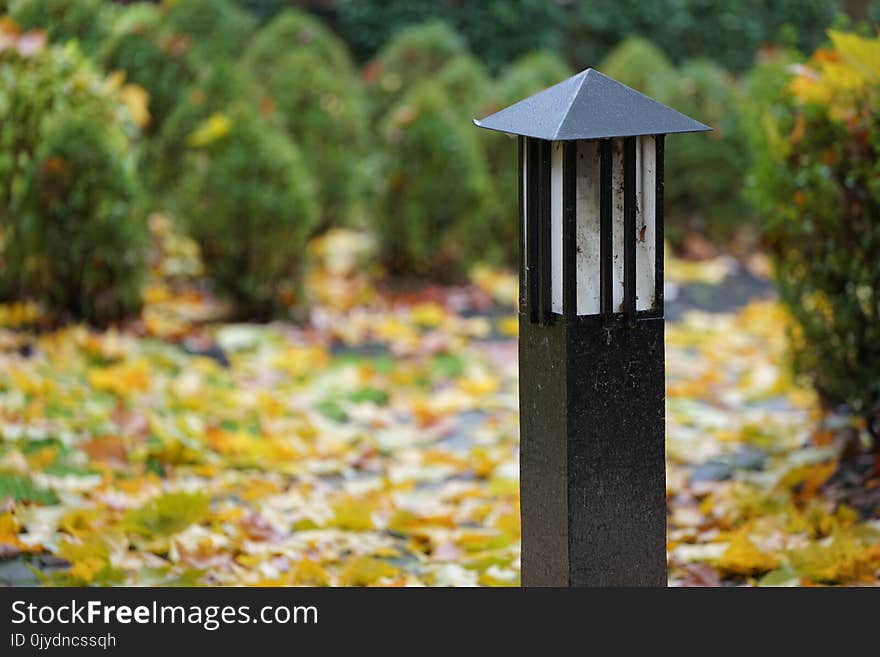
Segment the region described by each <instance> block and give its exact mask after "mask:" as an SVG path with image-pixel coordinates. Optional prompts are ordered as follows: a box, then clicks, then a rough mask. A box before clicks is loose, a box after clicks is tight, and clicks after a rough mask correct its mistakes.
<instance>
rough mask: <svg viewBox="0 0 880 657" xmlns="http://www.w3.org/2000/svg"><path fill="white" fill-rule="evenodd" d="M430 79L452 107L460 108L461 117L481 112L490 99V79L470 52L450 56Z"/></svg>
mask: <svg viewBox="0 0 880 657" xmlns="http://www.w3.org/2000/svg"><path fill="white" fill-rule="evenodd" d="M433 79H434V81H435V82H436V83H437V84H438V85H439V86H440V87H442V88H443V91H444V93H445V94H446V97H447V98H448V99H449V102H450V104H451V105H452V107H453V109H457V110H460V111H461V115H462V119H463V120H465V121H469V120H470V119H472V118H474V117H476V116H480V115H482V113H483V112H484V111H485V110H486V107H487V106H488V105H489V104H490V103H491V100H490V99H491V93H492V80H491V79H490V78H489V76H488V74H487V73H486V69H485V67H484V66H483V65H482V64H480V62H479V60H477V59H476V58H474V57H472V56H471V55H468V54H463V55H457V56H455V57H453V58H452V59H451V60H449V62H448V63H447V64H446V65H445V66H444V67H443V68H442V69H440V71H439V72H438V73H437V75H436V76H434V78H433Z"/></svg>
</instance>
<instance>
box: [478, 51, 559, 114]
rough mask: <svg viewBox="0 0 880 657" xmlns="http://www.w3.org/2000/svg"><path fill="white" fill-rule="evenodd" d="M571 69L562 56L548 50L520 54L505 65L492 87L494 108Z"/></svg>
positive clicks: (534, 90)
mask: <svg viewBox="0 0 880 657" xmlns="http://www.w3.org/2000/svg"><path fill="white" fill-rule="evenodd" d="M572 73H573V71H572V70H571V67H570V66H569V65H568V64H566V63H565V60H564V59H562V58H561V57H559V56H558V55H556V54H554V53H552V52H549V51H547V50H538V51H535V52H532V53H528V54H526V55H523V56H522V57H520V58H519V59H517V60H516V61H515V62H513V64H512V65H510V66H509V67H508V68H507V69H505V70H504V72H503V74H502V75H501V77H500V78H499V79H498V82H497V83H496V85H495V91H494V95H495V101H496V105H497V107H496V108H494V111H497V110H500V109H502V108H504V107H507V106H509V105H512V104H513V103H516V102H518V101H520V100H522V99H523V98H528V97H529V96H531V95H532V94H536V93H538V92H539V91H541V90H543V89H546V88H547V87H549V86H551V85H554V84H556V83H557V82H562V81H563V80H565V79H567V78H569V77H571V75H572Z"/></svg>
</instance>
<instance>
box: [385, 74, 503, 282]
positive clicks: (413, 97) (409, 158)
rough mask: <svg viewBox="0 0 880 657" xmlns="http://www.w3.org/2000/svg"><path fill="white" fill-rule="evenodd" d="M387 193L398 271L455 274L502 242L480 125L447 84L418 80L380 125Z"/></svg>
mask: <svg viewBox="0 0 880 657" xmlns="http://www.w3.org/2000/svg"><path fill="white" fill-rule="evenodd" d="M381 134H382V138H383V149H384V150H383V156H384V162H383V165H384V166H383V174H384V186H383V198H382V207H381V209H380V210H379V212H377V213H376V214H375V221H376V225H375V228H376V232H377V233H378V237H379V243H380V244H381V249H382V256H383V260H384V263H385V265H386V267H387V269H388V270H389V272H391V273H393V274H403V275H426V274H429V273H430V275H432V276H434V277H440V278H447V279H448V278H454V277H455V276H456V275H458V274H460V273H461V271H462V269H463V266H464V265H466V264H467V263H469V262H471V261H473V260H475V259H477V258H482V257H491V255H492V252H493V251H496V250H497V249H498V248H500V245H498V244H497V243H496V242H495V238H494V236H493V235H492V231H491V225H490V223H491V221H492V219H493V217H495V216H497V212H496V208H495V194H494V190H493V188H492V184H491V179H490V177H489V175H488V170H487V166H486V162H485V158H484V156H483V153H482V152H481V149H480V147H479V142H478V141H477V134H476V130H475V128H474V127H473V126H471V125H470V124H469V123H467V122H465V121H463V120H462V119H461V118H460V115H459V114H458V112H457V111H456V110H454V109H453V108H452V107H450V105H449V102H448V100H447V98H446V95H445V93H444V91H443V90H442V88H440V87H439V86H438V85H437V84H436V83H434V82H431V81H426V82H423V83H422V84H420V85H417V86H416V87H415V88H414V89H413V90H412V91H411V92H410V93H409V94H408V95H407V97H406V98H405V99H404V100H403V102H401V103H400V104H399V105H398V106H397V107H396V108H395V109H394V110H392V111H391V112H390V113H389V115H388V117H387V118H386V119H385V120H384V121H383V123H382V125H381Z"/></svg>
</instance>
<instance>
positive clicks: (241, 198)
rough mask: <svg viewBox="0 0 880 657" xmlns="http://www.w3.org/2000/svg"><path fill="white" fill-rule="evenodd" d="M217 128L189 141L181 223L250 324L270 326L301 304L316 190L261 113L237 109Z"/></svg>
mask: <svg viewBox="0 0 880 657" xmlns="http://www.w3.org/2000/svg"><path fill="white" fill-rule="evenodd" d="M211 120H212V121H213V123H214V124H215V125H209V126H208V129H206V130H200V131H197V132H196V133H195V135H194V136H193V138H192V139H191V140H190V143H191V145H192V148H191V151H190V152H189V153H188V154H187V158H186V160H187V161H186V162H185V173H184V174H183V177H182V179H181V181H180V185H179V189H178V191H177V197H178V198H179V199H180V217H181V218H183V219H184V221H185V223H186V224H187V226H188V227H189V232H190V235H191V236H192V237H193V238H194V239H195V240H196V241H197V242H198V243H199V246H200V247H201V251H202V257H203V259H204V261H205V265H206V267H207V269H208V274H209V276H210V277H211V279H212V280H213V282H214V283H215V285H216V286H217V288H218V290H220V291H222V292H225V293H227V294H229V295H230V296H231V297H232V298H233V299H234V300H235V301H236V302H237V305H238V309H239V311H240V312H241V313H242V314H243V315H244V316H247V317H249V318H268V317H271V316H272V315H275V314H277V313H280V312H283V311H284V310H286V309H289V308H290V307H291V306H292V305H293V304H294V303H296V302H297V301H298V300H299V292H300V290H299V287H300V278H301V275H302V272H303V259H304V257H305V253H306V241H307V239H308V238H309V237H310V236H311V234H312V232H313V229H314V227H315V225H316V223H317V220H318V209H317V203H316V199H315V193H314V189H313V185H312V182H311V179H310V177H309V172H308V170H307V169H306V167H305V164H304V162H303V161H302V157H301V156H300V154H299V151H298V150H297V148H296V146H295V145H294V144H293V143H292V142H291V141H290V140H289V139H288V138H287V137H286V136H285V135H284V133H283V132H281V131H280V130H279V129H277V128H276V127H274V126H273V125H272V124H271V123H269V122H267V120H266V119H264V118H263V117H261V116H259V114H258V113H256V112H254V111H251V110H250V109H249V108H233V109H232V110H230V113H229V114H228V115H217V116H215V117H213V119H211ZM209 121H210V120H209ZM224 126H225V127H224Z"/></svg>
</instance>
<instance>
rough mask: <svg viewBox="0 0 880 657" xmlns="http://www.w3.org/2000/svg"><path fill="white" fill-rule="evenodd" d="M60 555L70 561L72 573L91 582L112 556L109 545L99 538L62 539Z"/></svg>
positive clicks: (59, 548)
mask: <svg viewBox="0 0 880 657" xmlns="http://www.w3.org/2000/svg"><path fill="white" fill-rule="evenodd" d="M58 555H59V556H60V557H62V558H63V559H67V561H69V562H70V564H71V567H70V574H71V575H72V576H73V577H76V578H77V579H81V580H82V581H83V582H85V583H86V584H90V583H91V582H92V580H94V579H95V575H97V574H98V573H99V572H101V571H102V570H103V569H104V568H105V567H106V566H107V565H108V560H109V558H110V551H109V550H108V548H107V546H106V545H105V544H104V543H103V542H101V541H100V540H99V539H97V538H90V539H86V540H84V541H62V542H61V545H60V546H59V547H58Z"/></svg>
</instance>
